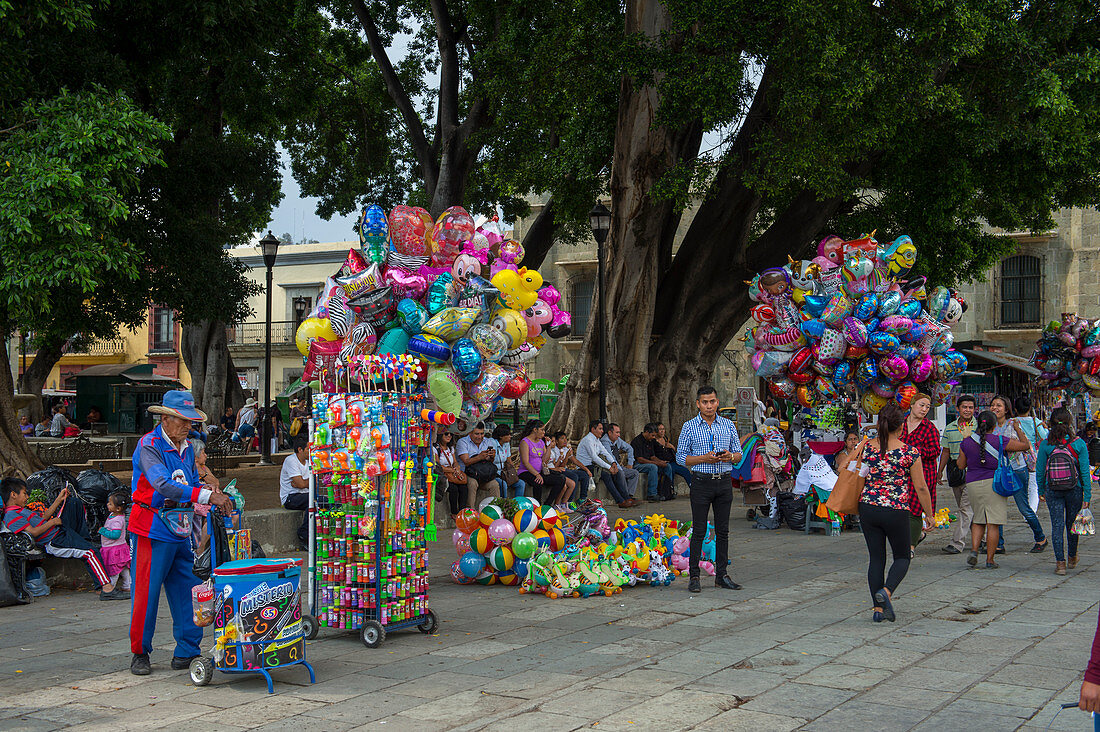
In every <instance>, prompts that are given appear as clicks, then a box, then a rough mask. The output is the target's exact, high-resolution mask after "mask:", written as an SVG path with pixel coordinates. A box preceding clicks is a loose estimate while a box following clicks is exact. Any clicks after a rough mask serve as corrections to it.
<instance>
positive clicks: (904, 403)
mask: <svg viewBox="0 0 1100 732" xmlns="http://www.w3.org/2000/svg"><path fill="white" fill-rule="evenodd" d="M916 395H917V387H916V386H915V385H913V384H912V383H910V382H905V383H904V384H901V385H900V386H898V390H897V392H896V393H895V394H894V401H895V402H897V405H898V406H899V407H901V408H902V409H908V408H909V407H910V406H911V405H912V404H913V397H915V396H916Z"/></svg>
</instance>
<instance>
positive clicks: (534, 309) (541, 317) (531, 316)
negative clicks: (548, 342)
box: [523, 300, 554, 340]
mask: <svg viewBox="0 0 1100 732" xmlns="http://www.w3.org/2000/svg"><path fill="white" fill-rule="evenodd" d="M523 319H524V320H526V321H527V339H528V340H530V339H531V338H537V337H538V336H540V335H542V328H543V326H545V325H549V324H550V321H551V320H553V319H554V315H553V313H551V311H550V305H549V304H547V303H546V302H545V301H543V300H535V304H534V305H532V306H531V307H529V308H527V309H526V310H524V311H523Z"/></svg>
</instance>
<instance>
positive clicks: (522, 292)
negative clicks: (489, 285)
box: [492, 267, 542, 310]
mask: <svg viewBox="0 0 1100 732" xmlns="http://www.w3.org/2000/svg"><path fill="white" fill-rule="evenodd" d="M492 282H493V285H494V286H495V287H496V288H497V289H498V290H500V297H501V299H503V300H504V302H505V304H507V305H508V307H510V308H512V309H514V310H526V309H527V308H529V307H531V306H532V305H534V304H535V300H537V299H538V289H539V288H540V287H542V275H541V274H539V273H538V272H537V271H535V270H533V269H527V268H526V267H521V268H520V269H519V270H518V271H515V272H513V271H512V270H504V271H501V272H497V273H496V275H495V276H494V277H493V280H492Z"/></svg>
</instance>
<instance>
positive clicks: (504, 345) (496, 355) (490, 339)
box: [466, 323, 511, 363]
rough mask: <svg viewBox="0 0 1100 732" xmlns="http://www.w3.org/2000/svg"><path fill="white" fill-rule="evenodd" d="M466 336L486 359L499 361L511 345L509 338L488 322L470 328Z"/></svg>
mask: <svg viewBox="0 0 1100 732" xmlns="http://www.w3.org/2000/svg"><path fill="white" fill-rule="evenodd" d="M466 337H467V338H469V339H470V340H471V341H473V342H474V345H475V346H477V350H478V351H480V352H481V355H482V357H483V358H484V359H485V360H486V361H492V362H494V363H496V362H499V361H500V359H501V358H503V357H504V354H505V353H506V352H507V351H508V349H509V347H510V346H511V339H510V338H509V337H508V336H506V335H505V334H504V333H503V332H501V331H499V330H497V329H496V328H494V327H493V326H491V325H489V324H488V323H478V324H476V325H475V326H474V327H472V328H470V330H469V332H468V333H467V334H466Z"/></svg>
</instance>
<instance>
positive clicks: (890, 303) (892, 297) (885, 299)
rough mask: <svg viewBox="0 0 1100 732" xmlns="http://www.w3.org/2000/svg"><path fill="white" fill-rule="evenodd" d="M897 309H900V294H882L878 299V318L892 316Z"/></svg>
mask: <svg viewBox="0 0 1100 732" xmlns="http://www.w3.org/2000/svg"><path fill="white" fill-rule="evenodd" d="M899 307H901V293H900V292H894V291H891V292H884V293H882V295H881V296H880V297H879V299H878V315H879V317H880V318H885V317H886V316H887V315H893V314H894V313H896V312H897V311H898V308H899Z"/></svg>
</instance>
